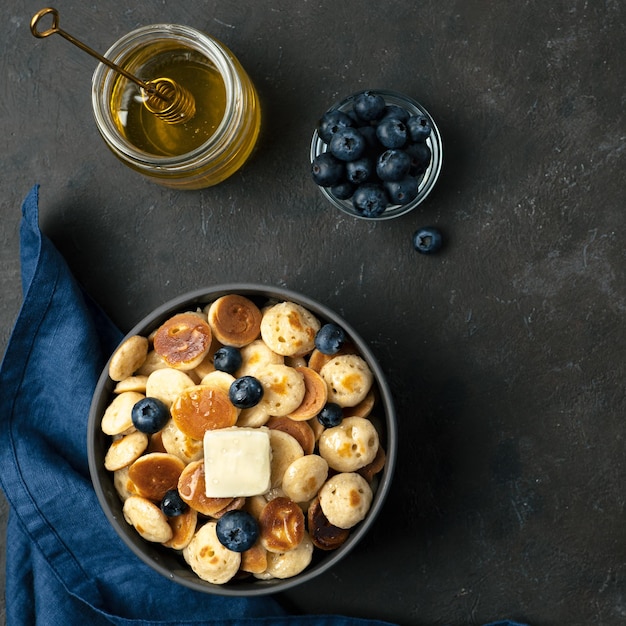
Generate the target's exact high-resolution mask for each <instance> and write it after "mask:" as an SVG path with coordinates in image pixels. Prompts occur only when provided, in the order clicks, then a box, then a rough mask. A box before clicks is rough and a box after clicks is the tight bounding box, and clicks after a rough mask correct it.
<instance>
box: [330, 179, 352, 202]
mask: <svg viewBox="0 0 626 626" xmlns="http://www.w3.org/2000/svg"><path fill="white" fill-rule="evenodd" d="M330 193H332V194H333V196H335V198H338V199H339V200H348V199H349V198H351V197H352V194H353V193H354V185H353V184H352V183H349V182H347V181H346V182H341V183H337V184H336V185H333V186H332V187H331V188H330Z"/></svg>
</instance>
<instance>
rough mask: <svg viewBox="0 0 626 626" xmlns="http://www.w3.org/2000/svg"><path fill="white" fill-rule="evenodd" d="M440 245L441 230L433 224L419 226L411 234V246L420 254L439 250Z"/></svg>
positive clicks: (441, 238)
mask: <svg viewBox="0 0 626 626" xmlns="http://www.w3.org/2000/svg"><path fill="white" fill-rule="evenodd" d="M442 245H443V237H442V235H441V231H439V230H438V229H437V228H435V227H434V226H426V227H424V228H420V229H419V230H416V231H415V233H414V235H413V247H414V248H415V249H416V250H417V251H418V252H421V253H422V254H434V253H435V252H438V251H439V250H441V246H442Z"/></svg>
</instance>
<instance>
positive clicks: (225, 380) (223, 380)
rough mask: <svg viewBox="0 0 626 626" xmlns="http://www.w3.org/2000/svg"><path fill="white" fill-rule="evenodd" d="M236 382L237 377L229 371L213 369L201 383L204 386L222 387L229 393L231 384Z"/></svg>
mask: <svg viewBox="0 0 626 626" xmlns="http://www.w3.org/2000/svg"><path fill="white" fill-rule="evenodd" d="M234 382H235V377H234V376H233V375H232V374H229V373H228V372H222V371H221V370H213V371H212V372H209V373H208V374H207V375H206V376H204V377H203V378H202V380H201V381H200V384H201V385H202V386H203V387H213V388H217V389H221V390H222V391H223V392H225V393H226V395H228V392H229V391H230V386H231V385H232V384H233V383H234Z"/></svg>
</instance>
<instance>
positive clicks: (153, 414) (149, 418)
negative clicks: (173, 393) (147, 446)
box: [131, 397, 170, 435]
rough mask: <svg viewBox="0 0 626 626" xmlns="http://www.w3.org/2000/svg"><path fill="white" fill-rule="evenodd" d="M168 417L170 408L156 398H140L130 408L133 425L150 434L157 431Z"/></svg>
mask: <svg viewBox="0 0 626 626" xmlns="http://www.w3.org/2000/svg"><path fill="white" fill-rule="evenodd" d="M169 419H170V410H169V409H168V408H167V405H166V404H165V403H164V402H162V401H161V400H159V399H158V398H151V397H147V398H142V399H141V400H139V401H138V402H136V403H135V404H134V406H133V408H132V410H131V420H132V422H133V426H134V427H135V428H136V429H137V430H139V431H141V432H142V433H147V434H149V435H152V434H154V433H158V432H159V431H160V430H161V428H163V426H165V424H166V423H167V422H168V421H169Z"/></svg>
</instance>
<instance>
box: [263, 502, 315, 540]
mask: <svg viewBox="0 0 626 626" xmlns="http://www.w3.org/2000/svg"><path fill="white" fill-rule="evenodd" d="M304 534H305V522H304V514H303V513H302V509H301V508H300V507H299V506H298V505H297V504H296V503H295V502H293V501H292V500H290V499H289V498H274V499H273V500H270V502H268V503H267V504H266V505H265V507H264V508H263V510H262V511H261V516H260V518H259V536H260V538H261V543H262V545H263V547H264V548H265V549H266V550H268V551H269V552H287V551H289V550H293V549H294V548H297V547H298V546H299V545H300V542H301V541H302V539H303V537H304Z"/></svg>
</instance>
